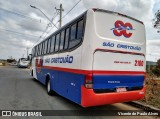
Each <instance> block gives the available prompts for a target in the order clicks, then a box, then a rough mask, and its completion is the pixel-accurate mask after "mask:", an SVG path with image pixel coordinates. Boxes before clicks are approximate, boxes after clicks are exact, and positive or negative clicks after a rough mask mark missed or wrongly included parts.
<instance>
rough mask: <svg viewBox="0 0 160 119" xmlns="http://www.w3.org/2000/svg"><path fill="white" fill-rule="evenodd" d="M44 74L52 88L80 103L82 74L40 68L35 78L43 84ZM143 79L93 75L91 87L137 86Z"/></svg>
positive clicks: (142, 77)
mask: <svg viewBox="0 0 160 119" xmlns="http://www.w3.org/2000/svg"><path fill="white" fill-rule="evenodd" d="M46 74H49V75H50V79H51V88H52V90H54V91H55V92H57V93H58V94H59V95H61V96H63V97H65V98H67V99H69V100H71V101H73V102H75V103H77V104H81V85H84V79H85V75H84V74H75V73H71V72H65V71H58V70H51V69H47V68H41V72H40V73H37V78H38V80H39V81H40V82H41V83H43V84H44V85H45V79H46ZM143 80H144V76H135V75H133V76H124V75H123V76H117V75H94V76H93V89H108V88H115V87H117V86H126V87H137V86H142V85H143ZM108 81H120V82H121V83H120V84H118V83H116V84H109V83H108Z"/></svg>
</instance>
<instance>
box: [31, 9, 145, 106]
mask: <svg viewBox="0 0 160 119" xmlns="http://www.w3.org/2000/svg"><path fill="white" fill-rule="evenodd" d="M145 57H146V39H145V27H144V24H143V23H142V22H141V21H139V20H136V19H134V18H132V17H129V16H126V15H123V14H120V13H116V12H112V11H108V10H102V9H89V10H87V11H86V12H85V13H83V14H82V15H80V16H78V17H77V18H75V19H74V20H72V21H71V22H69V23H68V24H66V25H65V26H63V27H62V28H60V29H59V30H57V31H56V32H54V33H53V34H52V35H50V36H49V37H47V38H46V39H45V40H43V41H42V42H40V43H39V44H37V45H36V46H35V47H34V48H33V50H32V63H31V64H32V66H31V74H32V76H33V77H34V78H35V79H37V80H38V81H40V82H41V83H43V84H44V85H46V87H47V92H48V94H51V92H52V91H54V92H56V93H58V94H59V95H61V96H63V97H65V98H67V99H69V100H71V101H73V102H75V103H77V104H79V105H81V106H83V107H89V106H97V105H105V104H112V103H118V102H127V101H132V100H139V99H142V98H143V97H144V94H145V85H144V81H145V61H146V60H145Z"/></svg>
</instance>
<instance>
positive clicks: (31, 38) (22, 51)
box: [0, 0, 160, 61]
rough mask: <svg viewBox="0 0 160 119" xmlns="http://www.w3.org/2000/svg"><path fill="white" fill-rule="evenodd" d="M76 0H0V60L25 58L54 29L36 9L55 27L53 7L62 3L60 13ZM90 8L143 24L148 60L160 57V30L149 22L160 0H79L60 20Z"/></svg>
mask: <svg viewBox="0 0 160 119" xmlns="http://www.w3.org/2000/svg"><path fill="white" fill-rule="evenodd" d="M78 1H79V0H1V1H0V59H8V58H11V57H12V58H15V59H18V58H21V57H26V55H27V49H28V53H30V51H31V48H32V47H33V46H34V45H35V44H36V43H38V42H40V41H42V40H43V39H44V38H45V37H47V36H48V35H50V34H51V33H53V32H54V31H55V30H56V28H55V27H54V26H53V25H52V24H50V22H49V20H47V18H46V17H45V16H44V15H43V14H42V13H41V12H40V11H39V10H37V9H34V8H31V7H30V5H33V6H36V7H37V8H39V9H40V10H41V11H43V12H44V13H45V14H46V16H47V17H48V18H49V19H53V23H54V24H56V26H57V27H58V23H57V21H58V20H59V15H57V11H56V9H55V7H56V8H59V5H60V3H62V5H63V9H64V11H63V16H64V15H65V14H66V13H67V12H68V11H69V10H70V9H71V8H72V7H73V6H74V5H75V4H76V3H77V2H78ZM89 8H101V9H106V10H111V11H115V12H119V13H122V14H126V15H128V16H131V17H134V18H136V19H138V20H140V21H143V22H144V24H145V30H146V40H147V53H146V59H147V60H148V61H157V60H158V59H160V33H157V29H154V28H153V25H152V22H153V19H154V17H155V13H156V12H157V10H160V0H81V2H79V4H78V5H77V6H76V7H75V8H74V9H73V10H72V11H71V12H70V13H69V14H67V15H66V16H65V17H64V18H63V19H62V25H64V24H66V23H67V22H69V21H71V20H72V19H74V18H75V17H76V16H78V15H80V14H81V13H83V12H84V11H86V10H87V9H89Z"/></svg>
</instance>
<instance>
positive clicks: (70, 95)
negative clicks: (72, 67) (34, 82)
mask: <svg viewBox="0 0 160 119" xmlns="http://www.w3.org/2000/svg"><path fill="white" fill-rule="evenodd" d="M58 73H59V79H58V82H55V81H54V79H53V80H52V88H53V90H54V91H55V92H57V93H58V94H60V95H61V96H64V97H65V98H67V99H69V100H71V101H73V102H75V103H78V104H80V103H81V85H82V84H84V75H81V74H74V73H69V72H63V71H59V72H58Z"/></svg>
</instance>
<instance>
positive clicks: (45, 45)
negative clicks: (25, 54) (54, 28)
mask: <svg viewBox="0 0 160 119" xmlns="http://www.w3.org/2000/svg"><path fill="white" fill-rule="evenodd" d="M44 47H45V48H44V54H46V53H47V48H48V40H46V41H45V42H44Z"/></svg>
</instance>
